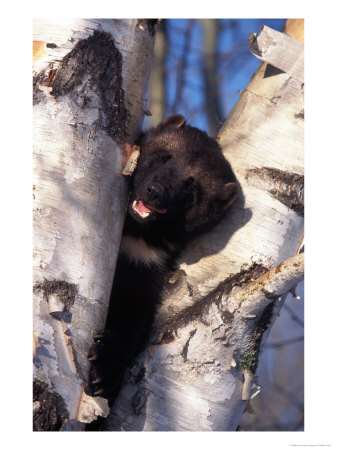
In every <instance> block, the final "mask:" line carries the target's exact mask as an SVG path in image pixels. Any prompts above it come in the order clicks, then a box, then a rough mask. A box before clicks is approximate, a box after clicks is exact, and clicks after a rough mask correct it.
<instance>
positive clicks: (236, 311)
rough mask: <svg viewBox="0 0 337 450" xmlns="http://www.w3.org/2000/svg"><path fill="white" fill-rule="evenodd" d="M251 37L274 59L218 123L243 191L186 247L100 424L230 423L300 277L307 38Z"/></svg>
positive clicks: (192, 427) (203, 426)
mask: <svg viewBox="0 0 337 450" xmlns="http://www.w3.org/2000/svg"><path fill="white" fill-rule="evenodd" d="M250 47H251V50H252V51H253V52H254V54H256V55H257V56H259V57H260V58H261V59H262V60H265V61H273V64H274V65H276V66H277V67H276V68H275V67H274V66H271V65H268V64H266V63H263V64H262V65H261V67H260V68H259V70H258V71H257V73H256V74H255V76H254V77H253V78H252V80H251V82H250V83H249V85H248V87H247V89H246V90H245V91H244V92H243V93H242V95H241V97H240V99H239V101H238V103H237V104H236V106H235V107H234V109H233V111H232V112H231V115H230V117H229V118H228V120H227V121H226V122H225V124H224V126H223V127H222V129H221V130H220V135H219V139H220V143H221V145H222V147H223V149H224V154H225V156H226V157H227V158H228V159H229V161H230V163H231V164H232V167H233V169H234V172H235V173H236V175H237V178H238V181H239V182H240V185H241V188H242V195H241V198H240V200H239V201H238V202H237V203H236V204H234V206H233V207H232V209H231V211H230V212H229V214H228V216H227V218H226V219H225V220H223V222H222V223H221V224H220V225H219V226H218V227H217V229H216V230H214V232H212V233H211V234H209V235H207V236H204V237H203V238H202V239H200V240H199V241H197V242H195V243H194V244H193V245H191V246H190V248H189V249H188V250H187V252H186V253H185V254H184V255H183V257H182V260H181V265H180V270H179V271H178V272H177V273H176V274H174V275H173V276H172V277H171V279H170V281H169V283H168V286H167V292H168V293H167V295H166V298H165V301H164V303H163V305H162V307H161V309H160V311H159V312H158V315H157V319H156V325H155V328H154V332H153V336H152V343H151V344H152V345H149V346H148V348H147V349H146V350H145V351H144V352H143V354H141V355H140V356H139V357H138V359H137V361H136V363H135V365H134V366H133V367H132V369H131V371H130V373H129V374H128V376H126V378H125V384H124V386H123V388H122V391H121V392H120V395H119V397H118V398H117V400H116V402H115V404H114V406H113V408H112V411H111V414H110V416H109V417H108V419H107V420H106V423H105V425H104V426H103V429H107V430H162V431H168V430H177V431H183V430H189V431H211V430H236V428H237V426H238V424H239V421H240V418H241V415H242V413H243V411H244V409H245V408H246V406H247V402H248V400H249V398H251V397H252V396H253V395H255V394H256V393H257V392H258V390H259V387H258V386H257V385H256V383H255V379H254V376H255V371H256V367H257V364H258V359H259V354H260V351H261V348H262V345H263V342H264V340H265V338H266V335H267V334H268V331H269V329H270V325H271V323H272V322H273V320H274V318H275V313H277V311H278V309H279V307H280V305H281V304H282V299H283V298H284V296H285V295H286V294H287V292H289V290H291V289H293V288H294V287H295V286H296V284H297V283H298V282H299V281H300V280H302V279H303V256H304V255H303V254H299V249H300V247H301V242H302V234H303V118H304V110H303V45H302V44H300V43H299V42H297V41H295V40H294V39H292V38H290V37H288V36H286V35H283V34H281V33H278V32H274V31H273V30H270V29H268V28H264V29H263V30H262V31H261V35H260V36H259V37H258V39H257V40H256V38H255V37H251V39H250Z"/></svg>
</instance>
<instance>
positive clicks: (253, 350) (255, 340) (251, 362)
mask: <svg viewBox="0 0 337 450" xmlns="http://www.w3.org/2000/svg"><path fill="white" fill-rule="evenodd" d="M273 308H274V302H273V301H271V302H270V303H269V305H268V306H266V308H265V309H264V310H263V312H262V314H261V316H260V317H259V319H258V320H257V322H256V325H255V327H254V330H253V332H252V333H251V336H250V339H249V344H248V347H247V348H246V349H245V352H244V353H242V354H241V356H240V358H239V368H240V369H241V370H247V371H248V372H249V373H250V374H251V375H255V373H256V369H257V366H258V364H259V354H260V345H261V339H262V336H263V333H264V332H265V331H266V330H267V328H268V326H269V324H270V321H271V318H272V315H273Z"/></svg>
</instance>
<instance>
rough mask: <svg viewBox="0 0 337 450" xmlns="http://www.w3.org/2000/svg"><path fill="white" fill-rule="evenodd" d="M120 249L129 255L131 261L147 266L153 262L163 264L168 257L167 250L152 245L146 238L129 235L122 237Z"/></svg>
mask: <svg viewBox="0 0 337 450" xmlns="http://www.w3.org/2000/svg"><path fill="white" fill-rule="evenodd" d="M119 250H120V251H121V252H123V253H124V255H126V256H128V257H129V259H130V260H131V261H133V262H135V263H137V264H144V265H146V266H150V265H151V264H156V265H158V266H161V265H162V264H164V262H165V259H166V258H167V253H166V252H165V250H162V249H160V248H156V247H150V246H149V245H148V244H147V243H146V242H145V241H144V239H142V238H134V237H132V236H127V235H126V236H123V237H122V241H121V246H120V249H119Z"/></svg>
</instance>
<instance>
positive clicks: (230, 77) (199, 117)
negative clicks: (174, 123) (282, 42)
mask: <svg viewBox="0 0 337 450" xmlns="http://www.w3.org/2000/svg"><path fill="white" fill-rule="evenodd" d="M220 21H221V23H222V24H223V25H225V29H224V31H223V32H221V33H220V37H219V42H218V52H219V54H220V55H221V56H222V57H223V59H224V61H223V63H222V65H221V72H220V74H221V75H220V76H221V86H220V90H221V92H220V97H221V105H222V109H223V110H224V113H225V115H227V114H228V113H229V111H230V110H231V109H232V107H233V106H234V105H235V103H236V101H237V100H238V98H239V93H238V91H239V90H241V91H242V90H244V89H245V87H246V86H247V84H248V82H249V80H250V78H251V77H252V76H253V75H254V73H255V71H256V69H257V68H258V66H259V65H260V61H259V60H258V59H257V58H255V57H254V56H253V55H252V54H251V53H250V52H249V50H248V44H247V43H248V37H249V34H250V32H251V31H252V32H254V33H258V32H259V30H260V29H261V27H262V25H267V26H269V27H271V28H273V29H275V30H281V29H282V27H283V24H284V22H285V19H235V21H236V26H234V27H230V26H229V25H230V23H231V22H233V20H232V19H220ZM187 22H188V19H169V20H167V29H168V36H169V39H170V41H171V43H172V46H171V48H172V53H171V54H170V55H168V61H167V68H168V70H167V74H168V83H167V102H168V104H169V105H170V104H172V103H173V99H174V96H175V90H176V85H177V79H176V73H175V70H174V69H173V70H172V69H171V68H172V67H174V64H175V63H176V61H177V59H176V58H179V57H181V56H182V53H183V48H184V39H183V36H184V30H185V27H186V24H187ZM226 25H227V26H226ZM202 46H203V29H202V26H201V24H200V21H198V20H195V21H194V24H193V27H192V31H191V42H190V51H189V53H188V54H187V55H185V58H186V72H185V73H186V79H187V86H186V88H185V90H184V93H183V101H182V102H181V103H180V104H179V107H178V108H177V111H173V110H171V111H169V113H174V112H179V113H182V114H184V115H186V116H187V118H188V119H189V121H190V122H191V123H192V124H193V125H194V126H197V127H199V128H201V129H204V130H206V131H208V124H207V118H206V116H205V111H204V108H203V105H204V98H203V95H204V94H203V89H202V86H203V80H202V72H201V70H202V60H201V52H200V50H201V49H202ZM236 46H239V48H240V50H238V51H237V52H234V58H233V57H232V58H231V59H230V63H227V64H226V53H227V52H229V53H230V52H232V51H233V48H235V47H236ZM191 110H193V113H191ZM191 116H192V117H191Z"/></svg>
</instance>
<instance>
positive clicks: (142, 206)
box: [136, 198, 167, 214]
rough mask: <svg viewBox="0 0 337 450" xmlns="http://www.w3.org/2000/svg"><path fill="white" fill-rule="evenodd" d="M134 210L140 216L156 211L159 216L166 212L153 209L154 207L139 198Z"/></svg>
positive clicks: (165, 210)
mask: <svg viewBox="0 0 337 450" xmlns="http://www.w3.org/2000/svg"><path fill="white" fill-rule="evenodd" d="M136 209H137V211H139V212H140V213H142V214H143V213H150V212H152V211H156V212H157V213H159V214H165V213H166V212H167V209H158V208H155V207H154V206H151V205H149V204H148V203H146V202H144V201H143V200H141V199H140V198H139V199H138V200H137V203H136Z"/></svg>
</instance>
